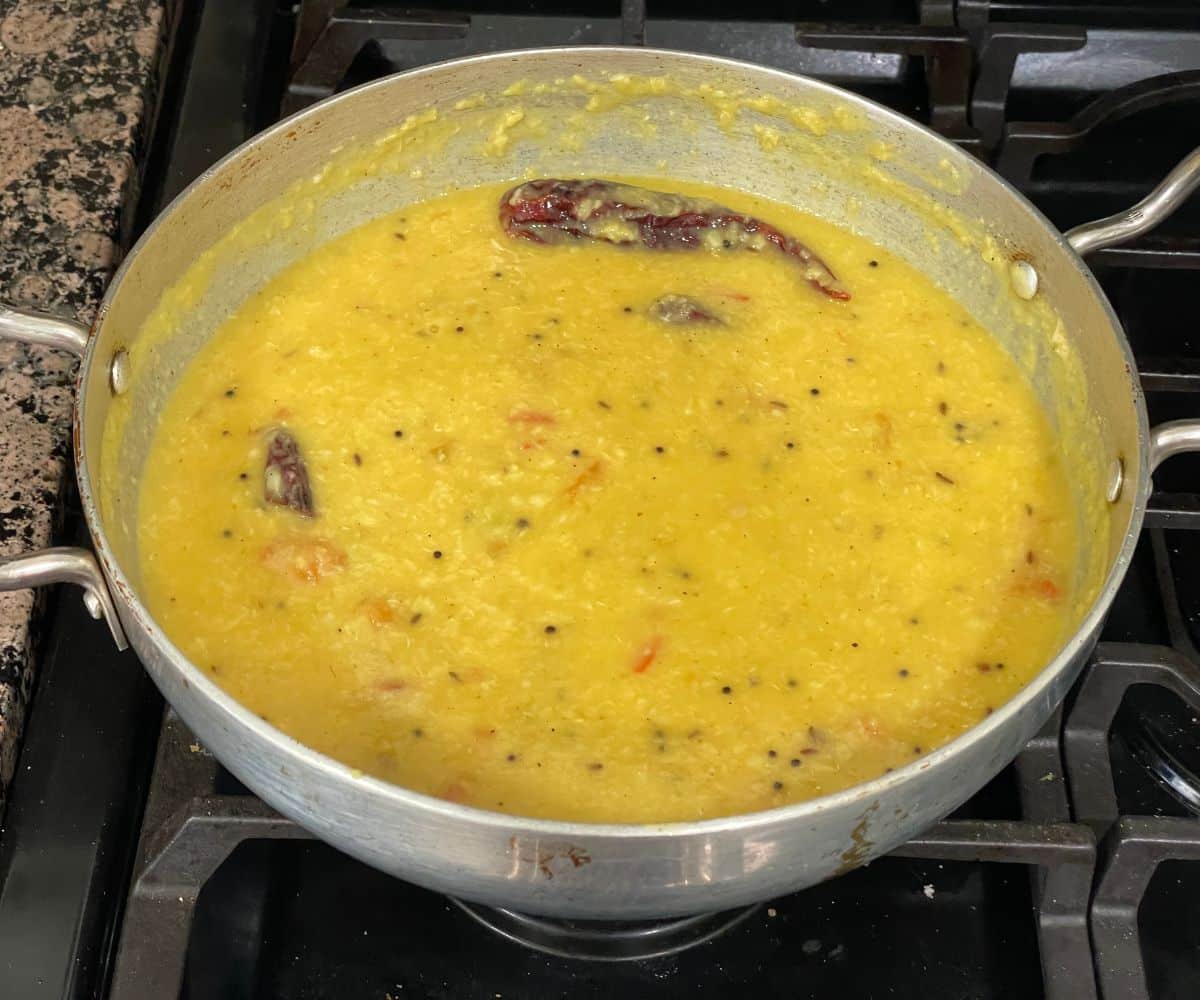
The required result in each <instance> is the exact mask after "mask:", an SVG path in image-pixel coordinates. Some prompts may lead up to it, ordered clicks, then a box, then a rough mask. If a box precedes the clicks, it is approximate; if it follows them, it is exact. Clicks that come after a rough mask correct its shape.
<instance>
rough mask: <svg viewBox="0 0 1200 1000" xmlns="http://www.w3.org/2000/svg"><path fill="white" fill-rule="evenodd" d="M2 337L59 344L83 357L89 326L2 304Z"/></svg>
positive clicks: (41, 345)
mask: <svg viewBox="0 0 1200 1000" xmlns="http://www.w3.org/2000/svg"><path fill="white" fill-rule="evenodd" d="M0 339H3V340H17V341H20V342H21V343H22V344H37V345H39V346H40V347H56V348H58V349H60V350H63V351H70V352H71V353H72V354H74V355H75V357H77V358H81V357H83V350H84V348H85V347H87V342H88V328H87V327H86V326H83V325H82V324H81V323H76V322H75V321H74V320H73V319H64V318H63V317H61V316H51V315H49V314H48V313H39V312H29V311H27V310H24V309H12V308H10V307H8V306H0Z"/></svg>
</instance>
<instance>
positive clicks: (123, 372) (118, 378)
mask: <svg viewBox="0 0 1200 1000" xmlns="http://www.w3.org/2000/svg"><path fill="white" fill-rule="evenodd" d="M108 385H109V388H111V389H112V391H113V394H114V395H116V396H120V395H121V394H122V393H124V392H125V391H126V390H127V389H128V388H129V352H128V351H126V350H125V348H121V350H119V351H117V353H116V354H114V355H113V359H112V363H111V364H110V365H109V367H108Z"/></svg>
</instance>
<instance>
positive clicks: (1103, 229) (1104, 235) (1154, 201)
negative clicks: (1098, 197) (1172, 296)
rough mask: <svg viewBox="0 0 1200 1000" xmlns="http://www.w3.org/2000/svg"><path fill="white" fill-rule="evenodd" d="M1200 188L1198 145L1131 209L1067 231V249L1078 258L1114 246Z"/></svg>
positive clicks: (1154, 222) (1154, 223)
mask: <svg viewBox="0 0 1200 1000" xmlns="http://www.w3.org/2000/svg"><path fill="white" fill-rule="evenodd" d="M1197 187H1200V146H1197V147H1196V148H1195V149H1193V150H1192V151H1191V152H1190V153H1188V155H1187V156H1185V157H1184V158H1183V159H1182V160H1180V161H1179V162H1178V163H1177V164H1176V165H1175V169H1174V170H1172V171H1171V172H1170V173H1169V174H1167V176H1166V177H1164V178H1163V179H1162V181H1161V182H1160V183H1159V185H1158V187H1156V188H1155V189H1154V190H1153V191H1151V192H1150V193H1149V194H1148V195H1146V197H1145V198H1143V199H1142V200H1141V201H1139V202H1138V203H1137V204H1136V205H1134V206H1133V207H1132V208H1127V209H1126V210H1125V211H1124V212H1118V213H1117V214H1116V215H1110V216H1108V217H1107V218H1105V219H1097V220H1096V221H1095V222H1085V223H1083V225H1081V226H1076V227H1075V228H1074V229H1069V230H1067V232H1066V234H1065V236H1066V240H1067V242H1068V243H1070V244H1071V248H1072V249H1073V250H1074V251H1075V252H1076V253H1077V254H1079V255H1080V256H1081V257H1082V256H1083V255H1084V254H1088V253H1091V252H1092V251H1093V250H1103V249H1104V248H1105V247H1111V246H1116V245H1117V244H1119V243H1124V242H1125V241H1126V240H1130V239H1133V237H1135V236H1141V235H1142V233H1146V232H1149V231H1150V230H1151V229H1153V228H1154V227H1155V226H1157V225H1158V224H1159V223H1160V222H1162V221H1163V220H1164V219H1166V218H1167V216H1169V215H1171V214H1172V213H1173V212H1174V211H1175V210H1176V209H1177V208H1179V206H1180V205H1182V204H1183V203H1184V202H1185V201H1186V200H1187V198H1188V195H1190V194H1191V193H1192V192H1193V191H1195V190H1196V188H1197Z"/></svg>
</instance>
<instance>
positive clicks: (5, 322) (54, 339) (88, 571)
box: [0, 306, 129, 649]
mask: <svg viewBox="0 0 1200 1000" xmlns="http://www.w3.org/2000/svg"><path fill="white" fill-rule="evenodd" d="M0 339H3V340H16V341H19V342H20V343H22V344H37V345H39V346H40V347H53V348H57V349H59V350H63V351H70V352H71V353H72V354H74V355H75V356H76V357H77V358H78V357H82V356H83V351H84V348H86V347H87V342H88V328H87V327H86V326H83V325H82V324H80V323H76V322H75V321H74V320H70V319H64V318H63V317H61V316H50V315H48V314H46V313H39V312H30V311H27V310H24V309H12V308H9V307H8V306H0ZM47 583H74V584H76V585H78V586H80V587H82V588H83V603H84V605H85V606H86V607H87V609H88V613H89V614H90V615H91V616H92V617H93V618H103V619H104V620H105V622H107V623H108V630H109V631H110V632H111V633H112V637H113V641H114V642H115V643H116V644H117V648H118V649H127V648H128V647H129V643H128V641H127V640H126V638H125V630H124V629H123V628H122V627H121V620H120V618H118V617H117V607H116V604H115V603H114V602H113V599H112V594H110V593H109V591H108V585H107V584H106V583H105V581H104V574H103V573H101V572H100V567H99V566H98V565H97V564H96V557H95V556H93V555H92V554H91V553H90V552H88V551H87V549H76V548H51V549H43V550H42V551H41V552H34V553H31V554H30V555H27V556H17V557H16V558H15V559H9V560H8V561H7V562H3V563H0V591H6V590H25V589H26V588H28V587H40V586H42V585H43V584H47Z"/></svg>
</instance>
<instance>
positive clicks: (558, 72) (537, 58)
mask: <svg viewBox="0 0 1200 1000" xmlns="http://www.w3.org/2000/svg"><path fill="white" fill-rule="evenodd" d="M614 74H618V75H617V77H616V79H615V80H614V79H613V75H614ZM626 74H627V75H628V76H626ZM656 80H658V81H663V82H655V81H656ZM519 81H524V83H523V84H522V83H519ZM605 81H608V82H605ZM514 84H518V85H517V86H515V87H514V86H513V85H514ZM730 95H739V96H738V97H737V98H736V99H735V98H734V97H732V96H730ZM531 174H539V175H566V176H579V175H592V176H604V175H613V174H622V175H634V176H647V177H652V176H671V177H679V178H686V179H691V180H700V181H706V182H710V183H714V184H719V185H722V186H726V187H731V188H738V189H743V190H748V191H753V192H755V193H758V194H761V195H765V196H767V197H769V198H772V199H776V200H779V201H783V202H789V203H792V204H795V205H798V206H800V207H802V208H803V209H804V210H805V211H808V212H810V213H812V214H814V215H817V216H820V217H822V218H826V219H830V220H833V221H835V222H838V223H840V224H842V225H844V226H847V227H848V228H850V229H852V230H854V231H856V232H858V233H860V234H862V235H863V236H865V237H867V238H868V239H870V240H872V241H873V242H875V243H877V244H879V245H880V246H883V247H884V248H886V249H887V250H889V251H891V252H893V253H895V254H898V255H899V256H901V257H903V258H905V259H906V260H908V261H910V262H911V263H913V264H915V265H916V266H917V267H919V268H920V269H921V270H923V271H924V272H926V273H927V274H929V275H930V276H931V277H933V278H934V279H935V280H936V281H937V282H938V283H940V284H941V285H942V286H943V287H945V288H946V289H947V290H948V291H949V292H950V293H951V294H952V295H954V296H955V297H956V298H958V299H959V300H960V301H961V302H962V303H963V304H964V305H965V306H966V307H967V308H968V309H970V310H971V312H972V313H973V314H974V315H975V316H976V317H977V318H978V319H979V320H980V321H981V322H983V323H984V324H985V325H986V326H987V327H988V328H989V329H990V330H992V331H993V333H994V334H995V336H996V337H997V338H998V339H999V340H1001V341H1002V342H1003V344H1004V345H1005V347H1006V348H1007V349H1008V350H1009V351H1010V353H1011V354H1012V355H1013V357H1014V358H1016V359H1017V360H1018V362H1019V363H1020V365H1021V367H1022V368H1023V370H1024V371H1025V372H1026V373H1027V374H1028V375H1029V377H1030V378H1031V380H1032V381H1033V383H1034V385H1035V386H1036V388H1037V391H1038V393H1039V395H1040V397H1041V399H1042V400H1043V402H1044V404H1045V406H1046V410H1047V413H1048V414H1049V416H1050V419H1051V420H1052V422H1053V423H1054V424H1055V426H1056V428H1057V430H1058V432H1059V434H1060V436H1061V439H1062V441H1063V445H1064V448H1065V449H1066V450H1067V454H1068V461H1069V463H1070V465H1071V466H1072V473H1071V480H1072V482H1073V483H1074V484H1075V485H1076V488H1077V496H1076V500H1077V503H1078V506H1079V510H1080V512H1081V515H1082V516H1081V519H1080V521H1081V537H1080V545H1081V550H1082V551H1083V552H1084V554H1085V558H1084V559H1083V560H1082V561H1081V568H1080V574H1079V579H1078V581H1077V588H1076V590H1077V595H1078V599H1079V607H1080V616H1082V614H1083V612H1084V611H1085V610H1086V606H1087V605H1088V604H1090V600H1091V597H1092V596H1094V592H1095V590H1096V588H1097V586H1098V584H1099V581H1100V579H1101V578H1102V576H1103V574H1104V572H1105V571H1106V570H1107V569H1108V568H1109V567H1110V565H1111V563H1112V561H1113V559H1114V558H1115V555H1116V553H1117V551H1118V549H1119V547H1120V544H1121V542H1122V540H1123V538H1124V535H1125V532H1126V530H1127V527H1128V524H1129V519H1130V516H1131V509H1132V503H1131V501H1132V499H1133V493H1134V490H1133V489H1129V490H1126V493H1125V495H1124V496H1123V497H1122V499H1121V500H1120V501H1119V502H1118V503H1116V504H1114V505H1109V504H1107V502H1106V501H1105V498H1104V495H1103V494H1104V490H1105V485H1106V477H1107V474H1108V470H1109V468H1110V466H1111V463H1112V462H1113V460H1114V459H1115V458H1116V457H1117V456H1121V457H1122V458H1123V459H1124V461H1125V464H1126V467H1127V468H1128V469H1129V470H1130V472H1131V474H1135V473H1136V472H1137V471H1138V469H1139V468H1140V467H1141V463H1142V461H1143V459H1142V457H1141V456H1140V455H1139V452H1138V436H1137V431H1138V426H1137V411H1136V407H1135V406H1134V401H1133V400H1134V397H1133V393H1134V392H1135V391H1136V389H1135V388H1134V382H1135V380H1133V379H1131V376H1130V373H1129V370H1128V368H1127V366H1126V358H1125V356H1124V354H1123V352H1122V350H1121V348H1120V343H1119V341H1118V339H1117V338H1116V337H1115V336H1114V330H1113V326H1112V318H1111V315H1110V313H1109V312H1108V310H1107V308H1106V306H1105V304H1104V303H1103V300H1102V299H1100V298H1099V296H1098V295H1097V293H1096V292H1095V289H1094V285H1093V284H1092V282H1091V281H1090V278H1089V277H1087V275H1086V274H1085V272H1084V271H1083V270H1082V269H1081V268H1080V267H1079V266H1078V264H1077V262H1076V260H1075V259H1074V257H1073V256H1072V255H1071V254H1069V253H1068V252H1066V251H1065V250H1064V249H1063V247H1062V246H1061V244H1060V243H1059V242H1058V240H1057V238H1056V236H1055V234H1054V233H1053V232H1051V231H1050V230H1049V229H1048V228H1047V227H1046V226H1045V225H1044V224H1043V223H1042V221H1041V220H1040V217H1038V216H1036V215H1035V214H1034V213H1033V212H1031V211H1030V210H1029V209H1028V208H1027V207H1026V206H1024V204H1023V203H1022V202H1020V201H1019V200H1017V199H1015V198H1014V196H1013V195H1012V194H1011V192H1009V191H1008V189H1007V188H1005V187H1004V186H1003V185H1002V184H1001V183H1000V182H999V181H997V180H996V179H995V178H994V177H993V176H991V175H990V174H988V173H987V172H986V171H985V170H983V169H982V168H980V167H979V166H978V164H976V163H975V162H974V161H973V160H971V159H970V158H969V157H967V156H966V155H964V154H961V153H959V152H958V151H957V150H953V149H949V148H947V147H946V146H944V145H943V144H941V143H938V142H935V141H933V140H932V139H931V138H930V137H929V136H928V135H927V134H926V133H924V132H922V131H921V130H919V129H917V128H915V127H914V126H912V125H910V124H908V123H906V122H904V121H902V120H900V119H897V118H894V117H893V116H891V115H889V114H887V113H886V112H880V111H878V110H877V109H874V108H871V107H870V106H868V105H865V104H863V103H861V102H860V101H858V99H857V98H854V97H853V96H851V95H846V94H843V93H841V92H839V91H834V90H831V89H830V88H827V87H824V86H823V85H820V84H816V83H813V82H811V81H805V80H799V79H797V78H794V77H788V76H785V75H782V74H777V73H774V72H771V71H767V70H762V69H759V68H755V67H749V66H740V65H737V64H729V63H720V62H718V61H715V60H707V59H704V58H700V57H688V56H681V55H675V54H668V53H656V52H652V51H638V50H592V51H588V52H581V51H579V50H562V51H543V52H537V53H526V54H523V55H520V56H512V55H509V56H499V57H491V58H489V59H486V60H479V61H474V62H472V63H469V64H468V63H463V64H445V65H442V66H438V67H433V68H431V69H430V70H426V71H421V72H419V73H416V74H412V75H409V76H407V77H403V78H393V79H390V80H387V81H382V82H380V83H378V84H375V85H372V86H370V87H368V88H364V89H362V90H360V91H358V92H355V93H352V94H349V95H346V96H343V97H342V98H340V99H337V100H335V101H334V102H332V103H329V104H327V105H324V106H319V107H317V108H315V109H313V110H312V111H310V112H307V113H306V114H304V115H303V116H301V117H299V118H297V119H293V120H291V121H289V122H285V123H283V124H282V125H281V126H279V127H277V128H276V129H274V130H272V131H271V132H269V133H266V134H265V135H264V136H262V137H260V138H259V139H258V140H256V142H255V143H254V144H253V145H252V146H251V147H250V148H248V149H246V150H244V151H243V152H242V153H241V154H240V155H238V156H237V157H235V158H233V159H231V160H227V161H225V162H224V163H223V164H221V165H219V166H218V167H217V168H216V169H215V170H214V171H212V172H210V174H209V175H207V176H206V177H205V178H204V179H203V180H202V181H201V182H200V183H199V184H198V185H197V186H195V187H193V188H192V189H190V190H189V192H187V193H186V194H185V195H184V196H183V197H182V199H181V200H180V201H179V202H177V203H176V204H175V205H173V206H172V208H171V209H170V210H168V212H167V213H166V214H165V215H164V217H163V218H162V219H161V221H160V223H159V224H158V225H157V226H156V227H155V228H154V229H153V230H152V231H151V232H150V233H148V234H147V235H146V237H145V238H144V239H143V241H142V243H141V245H140V246H139V248H137V250H136V252H135V254H134V255H133V256H132V258H131V260H130V261H129V263H128V265H127V267H126V269H125V271H124V273H123V275H122V277H121V280H120V284H119V287H118V288H117V289H116V291H115V292H114V294H113V296H112V298H111V302H110V304H109V306H108V313H107V316H106V319H105V322H104V324H103V326H102V328H101V333H100V336H99V340H98V342H97V344H96V346H95V350H94V353H93V357H92V364H91V367H90V369H89V371H88V373H87V376H86V377H87V384H86V387H87V397H86V400H85V405H84V413H83V421H84V427H83V431H84V444H85V449H86V453H87V456H88V458H87V460H86V464H85V465H84V468H83V469H82V470H81V477H82V479H83V480H84V482H83V487H84V491H85V496H86V495H87V494H88V493H90V492H94V493H96V494H98V496H97V499H98V500H99V508H100V513H101V520H102V524H103V529H104V533H105V536H106V538H107V541H108V544H109V546H110V547H111V551H112V553H113V555H114V556H115V558H116V560H117V562H118V563H119V565H120V567H121V569H122V571H123V572H124V574H125V576H126V578H127V579H128V580H129V581H130V582H131V583H132V585H133V586H134V588H135V590H136V587H137V580H138V569H137V567H138V553H137V539H136V531H135V525H136V515H137V502H138V487H139V482H140V476H141V469H142V466H143V464H144V462H145V458H146V455H147V452H148V449H149V448H150V445H151V441H152V439H153V434H154V431H155V428H156V426H157V424H158V415H159V413H160V411H161V409H162V406H163V404H164V402H165V400H166V399H167V397H168V395H169V394H170V392H171V389H172V387H173V386H174V384H175V382H176V380H177V379H178V377H179V375H180V373H181V372H182V371H183V369H184V368H185V367H186V366H187V365H188V364H189V363H190V362H191V361H192V360H193V358H194V357H195V356H196V354H197V352H199V351H200V350H201V349H202V348H203V346H204V344H205V342H206V340H207V339H208V338H209V336H210V335H211V334H212V332H213V331H214V329H216V328H217V326H219V324H220V323H221V322H222V320H224V319H225V318H226V317H227V316H228V315H229V314H230V313H231V312H232V311H233V310H235V309H236V308H237V307H238V306H239V304H240V303H241V302H243V301H244V300H245V299H246V298H247V297H248V296H249V295H251V294H253V293H254V292H255V290H257V289H258V288H259V287H261V286H262V285H263V284H264V283H265V282H266V281H268V280H269V279H270V278H271V277H272V276H273V275H274V274H276V273H278V272H279V271H280V270H281V269H282V268H285V267H287V266H288V264H290V263H291V262H293V261H294V260H296V259H297V258H298V257H300V256H302V255H304V254H306V253H308V252H309V251H311V250H312V249H314V248H315V247H317V246H319V245H321V244H322V243H324V242H326V241H327V240H329V239H330V238H332V237H334V236H337V235H339V234H341V233H343V232H345V231H347V230H349V229H351V228H353V227H355V226H357V225H360V224H361V223H363V222H365V221H367V220H369V219H371V218H374V217H376V216H378V215H380V214H382V213H385V212H389V211H392V210H395V209H398V208H401V207H403V206H404V205H406V204H409V203H411V202H413V201H415V200H419V199H422V198H427V197H429V196H431V195H434V194H437V193H440V192H443V191H445V190H447V189H450V188H454V187H461V186H468V185H475V184H479V183H484V182H493V181H499V180H507V179H512V178H518V177H521V176H526V175H531ZM1016 260H1023V261H1028V262H1030V263H1031V264H1032V266H1033V267H1035V268H1036V270H1037V272H1038V275H1039V278H1040V287H1039V291H1038V294H1037V295H1036V297H1035V298H1034V299H1033V300H1032V301H1024V300H1022V299H1021V298H1019V297H1018V296H1017V295H1016V294H1015V293H1014V291H1013V285H1012V280H1011V272H1012V267H1013V263H1014V261H1016ZM164 289H167V292H166V293H165V294H164V292H163V290H164ZM404 293H405V289H404V287H403V285H398V287H397V295H403V294H404ZM121 348H124V349H127V350H128V352H129V357H130V362H131V374H132V379H131V388H130V389H129V391H128V392H127V393H125V394H124V395H123V396H121V397H119V398H117V399H115V400H114V399H113V397H112V395H111V392H110V390H109V386H108V368H109V362H110V360H111V358H112V356H113V354H114V352H115V351H116V350H118V349H121ZM96 456H100V459H99V463H98V464H97V459H96ZM97 472H98V473H99V474H98V475H97ZM93 477H95V478H93Z"/></svg>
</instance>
